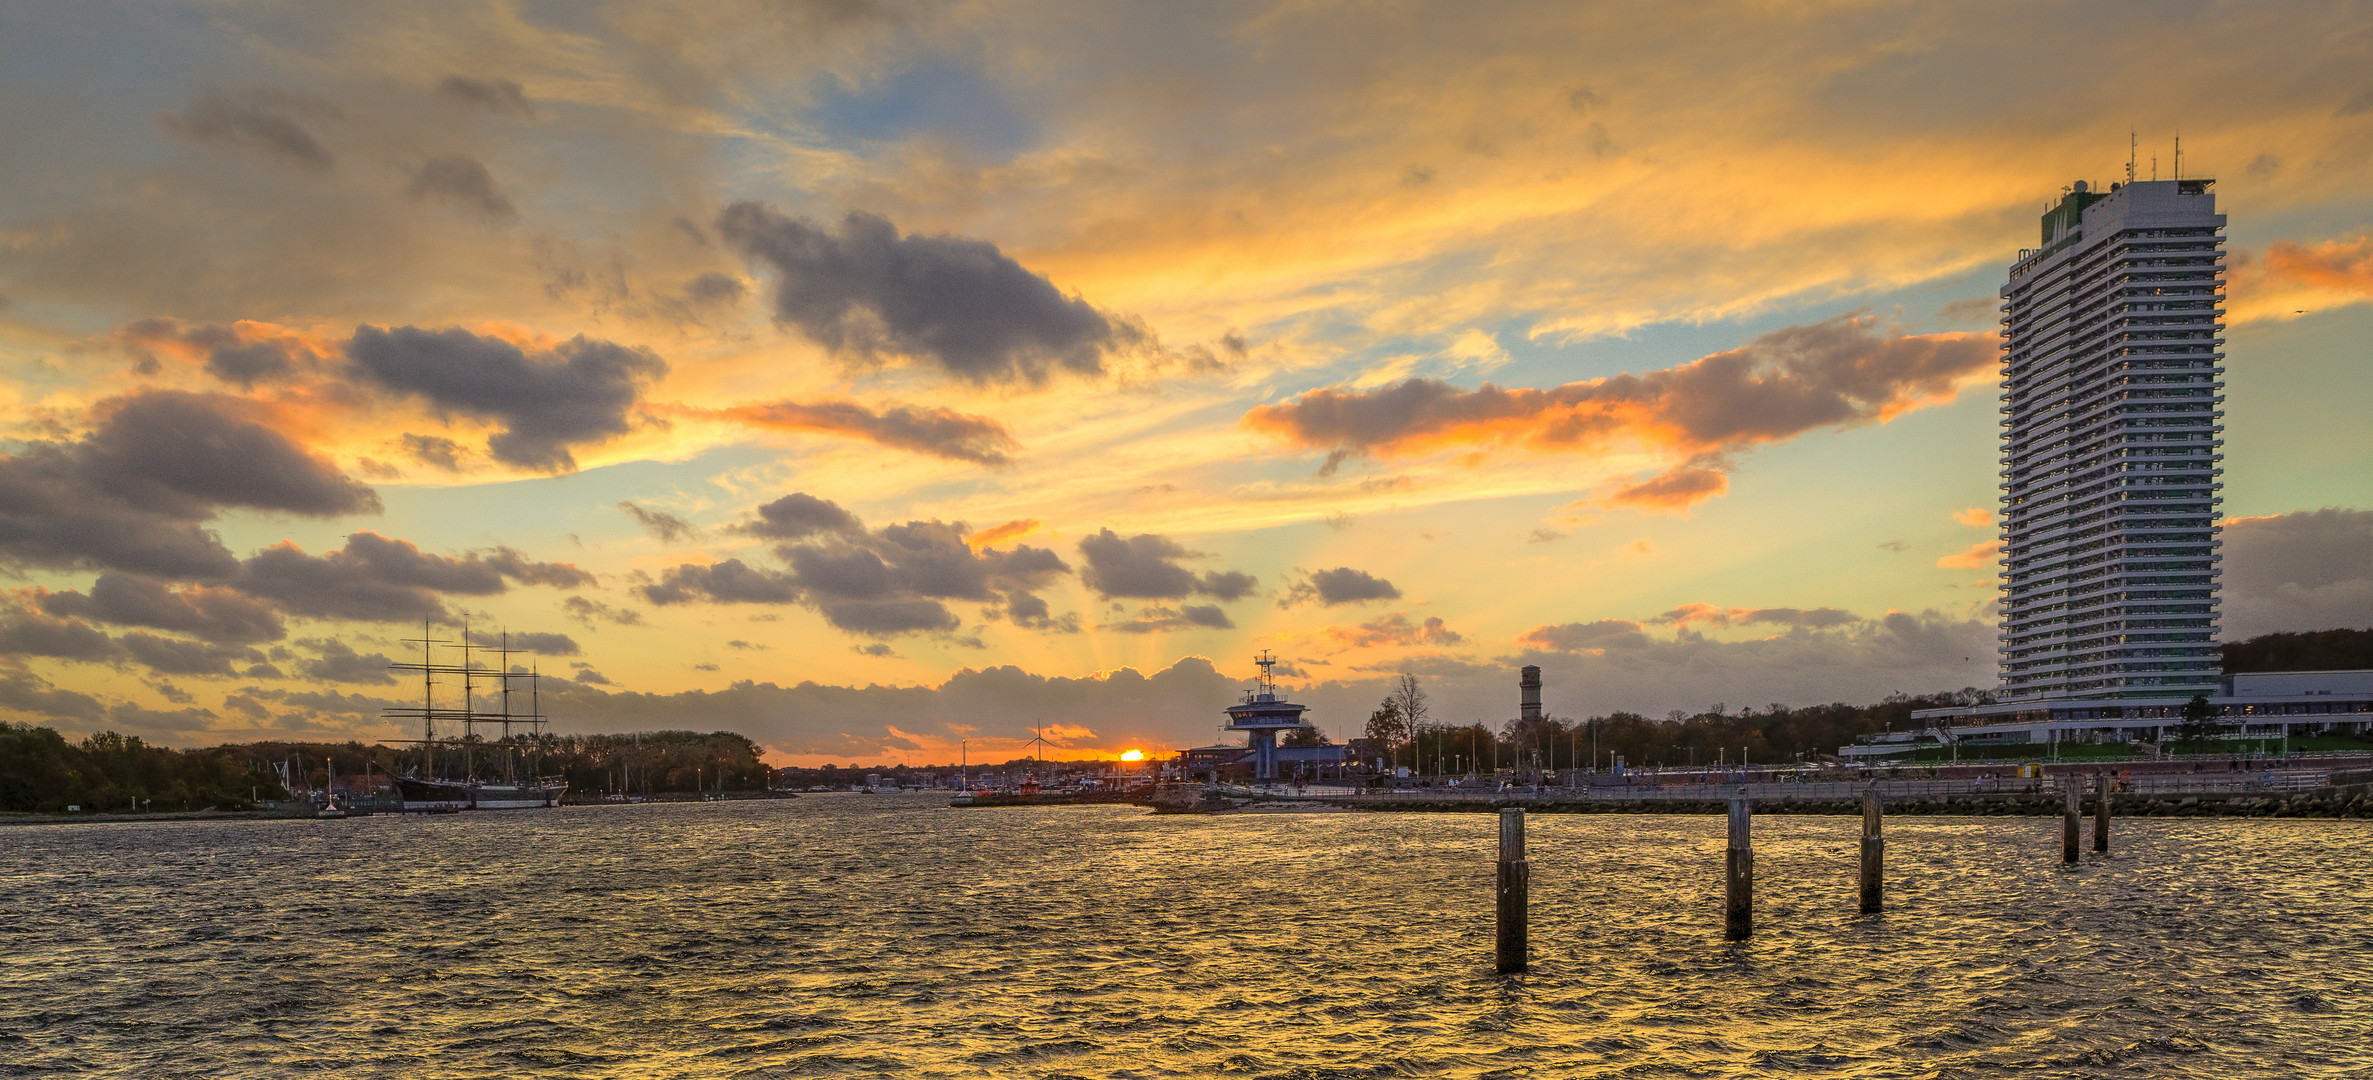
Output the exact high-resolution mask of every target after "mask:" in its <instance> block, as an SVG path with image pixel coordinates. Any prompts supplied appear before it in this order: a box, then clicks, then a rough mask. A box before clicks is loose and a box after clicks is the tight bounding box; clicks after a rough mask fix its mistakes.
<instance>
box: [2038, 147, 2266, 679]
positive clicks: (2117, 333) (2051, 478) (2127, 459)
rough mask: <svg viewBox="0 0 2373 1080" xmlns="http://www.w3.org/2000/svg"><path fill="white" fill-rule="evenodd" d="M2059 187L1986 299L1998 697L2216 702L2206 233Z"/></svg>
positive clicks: (2147, 187) (2196, 208) (2160, 185)
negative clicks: (2197, 697) (2005, 278)
mask: <svg viewBox="0 0 2373 1080" xmlns="http://www.w3.org/2000/svg"><path fill="white" fill-rule="evenodd" d="M2213 183H2214V181H2211V180H2146V181H2141V182H2134V181H2128V182H2126V183H2122V184H2112V185H2110V188H2109V190H2108V191H2106V192H2104V191H2092V190H2088V189H2087V186H2086V185H2085V184H2084V183H2083V182H2082V181H2080V182H2078V183H2076V184H2074V185H2073V186H2071V187H2070V189H2069V191H2068V193H2067V194H2066V195H2064V196H2062V197H2061V199H2060V201H2059V204H2058V205H2056V206H2054V207H2053V208H2052V209H2051V210H2049V211H2048V212H2046V213H2045V214H2044V216H2043V242H2042V245H2041V246H2040V247H2037V248H2034V249H2032V250H2027V251H2022V252H2020V253H2019V258H2018V261H2017V262H2015V263H2013V264H2012V266H2011V269H2010V281H2009V283H2008V284H2006V285H2004V286H2003V287H2002V301H2003V309H2002V310H2003V319H2002V327H2003V364H2002V396H2003V401H2002V420H2001V425H2002V545H2003V560H2004V568H2003V575H2002V576H2003V583H2004V590H2003V609H2002V698H2003V699H2004V700H2005V701H2006V702H2014V701H2022V700H2034V699H2038V698H2089V699H2135V698H2162V699H2164V698H2183V697H2188V696H2189V695H2192V694H2195V693H2211V694H2213V693H2217V692H2218V690H2219V682H2218V654H2217V634H2216V631H2217V561H2218V553H2217V545H2218V541H2217V525H2216V522H2217V517H2218V514H2217V507H2218V503H2219V501H2220V497H2219V495H2218V491H2219V489H2220V488H2221V487H2222V486H2223V485H2222V484H2221V483H2219V479H2218V478H2219V476H2220V475H2221V473H2222V470H2221V469H2220V468H2219V464H2220V462H2221V460H2222V454H2221V447H2222V446H2223V439H2222V438H2221V436H2222V433H2223V430H2224V429H2223V425H2222V424H2221V420H2222V419H2223V416H2224V414H2223V412H2222V411H2221V410H2220V406H2221V405H2222V403H2223V401H2224V398H2223V396H2222V394H2223V390H2224V366H2223V364H2224V355H2225V354H2224V271H2223V250H2222V246H2223V243H2224V240H2223V237H2222V236H2220V235H2219V234H2220V233H2221V231H2222V230H2223V229H2224V225H2225V218H2224V215H2222V214H2219V213H2217V212H2216V197H2215V196H2214V195H2211V194H2210V193H2209V187H2210V185H2211V184H2213Z"/></svg>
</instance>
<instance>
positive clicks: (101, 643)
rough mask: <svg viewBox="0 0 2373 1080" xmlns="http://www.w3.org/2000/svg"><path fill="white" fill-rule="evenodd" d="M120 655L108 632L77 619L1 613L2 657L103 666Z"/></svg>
mask: <svg viewBox="0 0 2373 1080" xmlns="http://www.w3.org/2000/svg"><path fill="white" fill-rule="evenodd" d="M120 652H121V650H120V649H118V648H117V647H116V644H115V639H113V638H110V637H108V636H107V634H106V632H105V631H102V630H100V629H98V628H96V627H93V626H91V625H89V624H87V623H84V622H82V621H80V620H78V619H58V618H52V617H50V616H47V615H43V614H41V613H39V612H33V611H26V610H24V609H21V608H12V609H10V610H8V611H5V612H0V656H14V657H27V656H46V657H51V658H53V659H58V660H80V661H83V662H85V663H93V664H95V663H101V662H104V661H108V660H113V659H115V658H116V656H117V655H119V654H120Z"/></svg>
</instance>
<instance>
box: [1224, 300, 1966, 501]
mask: <svg viewBox="0 0 2373 1080" xmlns="http://www.w3.org/2000/svg"><path fill="white" fill-rule="evenodd" d="M1995 364H1996V338H1995V336H1994V335H1992V334H1969V333H1954V334H1915V335H1896V336H1888V335H1885V334H1882V333H1880V332H1879V331H1878V329H1877V319H1875V318H1874V317H1871V316H1867V315H1847V316H1840V317H1838V318H1834V319H1829V320H1827V321H1824V322H1820V323H1815V324H1812V325H1809V326H1792V327H1787V328H1784V329H1781V330H1775V331H1772V332H1771V333H1768V334H1764V335H1763V336H1761V337H1758V338H1756V339H1755V340H1753V341H1751V342H1749V343H1747V344H1746V345H1743V346H1741V347H1739V348H1736V349H1732V350H1729V351H1727V352H1720V353H1715V354H1713V355H1711V356H1707V357H1704V358H1701V359H1699V360H1695V361H1692V362H1690V363H1687V364H1683V365H1681V366H1679V367H1673V368H1666V369H1663V370H1660V371H1651V372H1649V373H1647V374H1645V375H1618V376H1615V377H1612V378H1606V379H1593V380H1590V381H1587V382H1574V383H1567V384H1565V385H1563V386H1559V387H1555V388H1552V389H1548V390H1534V389H1522V388H1519V389H1512V390H1511V389H1502V388H1500V387H1497V386H1493V385H1492V384H1490V383H1485V384H1483V385H1482V386H1480V387H1478V388H1476V389H1474V390H1462V389H1459V388H1458V387H1455V386H1452V385H1450V384H1449V383H1446V382H1442V381H1440V380H1438V379H1408V380H1405V381H1403V382H1400V383H1397V384H1394V385H1391V386H1385V387H1380V388H1378V389H1375V390H1368V391H1357V390H1342V389H1335V388H1325V389H1319V390H1312V391H1310V392H1309V393H1306V394H1304V395H1302V396H1301V397H1300V398H1297V399H1295V400H1293V401H1290V402H1286V403H1284V404H1280V405H1263V406H1258V407H1256V408H1254V409H1252V410H1251V411H1250V412H1247V413H1246V414H1245V415H1244V421H1243V422H1244V424H1245V426H1247V427H1249V428H1251V429H1253V430H1255V431H1260V432H1264V433H1267V434H1270V435H1275V436H1277V437H1279V438H1282V439H1283V440H1285V441H1286V442H1287V443H1289V444H1291V445H1294V446H1296V447H1300V448H1303V449H1310V450H1324V451H1326V452H1327V455H1328V456H1327V466H1326V468H1327V469H1328V470H1330V471H1331V470H1332V469H1333V468H1334V467H1335V466H1336V465H1338V464H1340V463H1341V462H1342V461H1343V460H1345V459H1346V458H1351V457H1376V456H1395V455H1413V454H1424V453H1432V452H1438V451H1445V450H1463V449H1474V448H1481V447H1492V446H1518V447H1524V448H1529V449H1533V450H1536V451H1546V452H1582V453H1590V452H1604V451H1608V450H1613V449H1617V448H1621V447H1626V446H1643V447H1647V448H1649V449H1651V450H1657V451H1662V452H1665V453H1667V454H1672V455H1675V456H1678V457H1681V458H1682V459H1683V460H1684V461H1685V464H1683V465H1679V466H1676V467H1675V468H1673V469H1671V470H1669V471H1667V472H1666V473H1664V474H1663V475H1660V476H1657V477H1654V478H1652V479H1649V480H1646V481H1643V482H1640V483H1636V484H1632V485H1630V486H1628V487H1625V488H1622V489H1620V490H1618V491H1617V492H1615V494H1614V495H1613V496H1612V501H1615V502H1618V503H1624V504H1629V505H1637V506H1644V507H1650V508H1659V509H1685V508H1687V507H1689V506H1691V505H1694V504H1695V503H1697V502H1700V501H1703V500H1705V499H1708V498H1712V497H1713V496H1715V495H1719V494H1721V493H1723V492H1724V491H1726V490H1727V489H1728V480H1727V478H1726V477H1725V475H1724V470H1723V467H1722V465H1721V464H1720V457H1719V455H1721V454H1725V453H1729V452H1733V451H1737V450H1742V449H1746V448H1749V447H1752V446H1756V445H1760V444H1763V443H1771V442H1779V441H1783V440H1787V439H1792V438H1795V437H1796V436H1798V435H1801V434H1803V433H1805V432H1807V431H1811V430H1813V429H1816V428H1824V427H1851V426H1854V425H1858V424H1864V423H1872V422H1882V423H1883V422H1885V421H1887V420H1889V419H1892V418H1894V417H1895V416H1898V415H1901V414H1903V413H1905V412H1909V411H1911V410H1913V409H1917V408H1921V407H1923V406H1926V405H1931V404H1936V403H1939V402H1943V401H1948V400H1950V399H1951V398H1952V397H1953V396H1954V395H1955V394H1958V393H1959V392H1960V390H1961V388H1962V387H1963V386H1966V385H1969V384H1971V383H1973V382H1977V381H1982V380H1984V379H1985V378H1987V377H1989V376H1991V374H1992V373H1993V370H1994V367H1995Z"/></svg>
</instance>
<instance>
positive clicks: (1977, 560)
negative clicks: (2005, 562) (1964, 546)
mask: <svg viewBox="0 0 2373 1080" xmlns="http://www.w3.org/2000/svg"><path fill="white" fill-rule="evenodd" d="M2001 557H2002V541H2000V540H1988V541H1985V542H1984V543H1978V544H1971V545H1970V546H1969V550H1967V551H1964V552H1961V553H1960V554H1957V555H1947V556H1945V557H1944V558H1941V559H1938V560H1936V565H1938V566H1941V567H1944V568H1946V569H1948V570H1975V569H1978V568H1980V567H1985V566H1992V565H1994V564H1995V562H1997V561H1998V560H2000V559H2001Z"/></svg>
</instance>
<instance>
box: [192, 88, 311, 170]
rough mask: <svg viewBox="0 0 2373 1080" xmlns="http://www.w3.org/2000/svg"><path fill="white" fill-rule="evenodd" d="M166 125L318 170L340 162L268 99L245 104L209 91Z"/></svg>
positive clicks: (211, 140) (208, 140) (201, 137)
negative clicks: (269, 103)
mask: <svg viewBox="0 0 2373 1080" xmlns="http://www.w3.org/2000/svg"><path fill="white" fill-rule="evenodd" d="M165 128H166V130H169V131H172V132H173V133H175V134H177V135H181V136H183V137H185V138H190V139H196V140H200V141H207V142H224V143H231V144H234V145H238V146H245V147H250V148H253V149H257V150H262V151H264V152H266V153H269V154H271V155H273V156H274V157H278V158H280V159H282V160H285V161H289V162H292V163H294V164H297V165H299V166H302V167H304V168H306V169H309V170H312V171H314V172H321V173H327V172H331V171H333V170H335V169H336V168H337V165H338V159H337V158H336V157H335V156H333V155H331V153H330V152H329V150H328V149H327V148H326V147H324V146H322V145H321V142H320V141H319V140H317V139H315V138H314V137H313V136H312V135H311V134H310V133H308V132H307V131H306V130H305V129H304V128H303V127H302V126H300V125H299V124H298V123H297V122H296V121H295V120H294V119H291V118H290V117H289V116H288V115H287V114H286V113H284V112H282V111H280V110H279V109H276V108H273V107H271V106H270V105H268V104H264V103H256V104H242V103H239V102H235V101H232V100H230V99H228V98H225V97H223V96H222V95H220V94H215V93H208V94H206V95H205V96H203V97H201V98H199V99H198V102H197V103H196V104H194V105H191V106H190V107H189V110H188V111H187V112H184V113H182V114H181V115H179V116H168V117H166V118H165Z"/></svg>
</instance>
